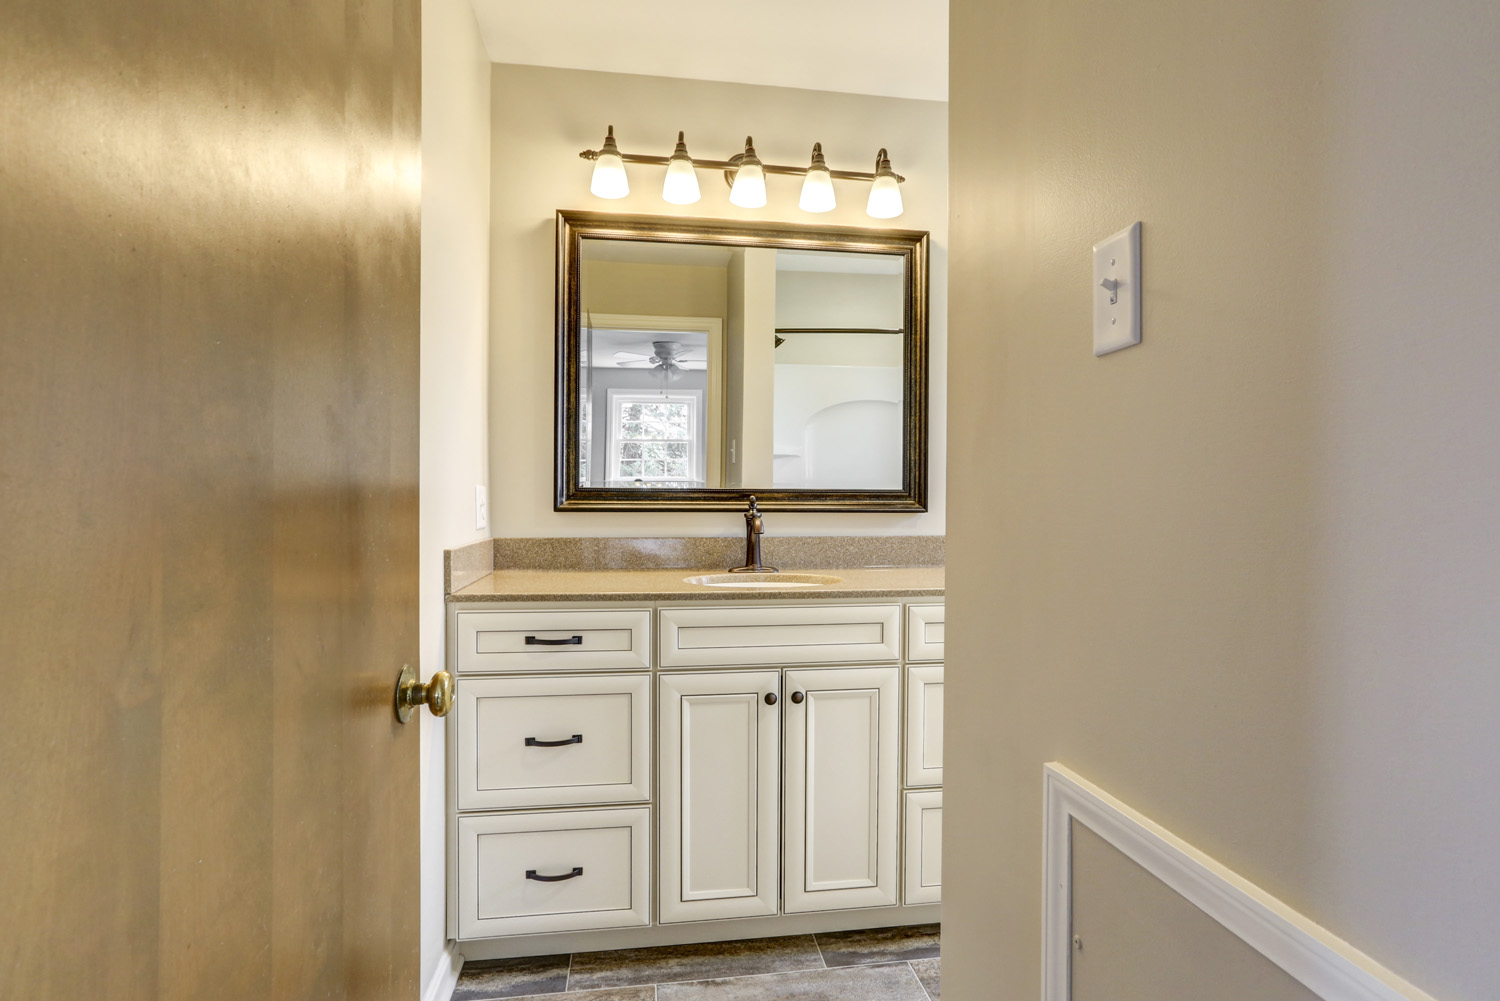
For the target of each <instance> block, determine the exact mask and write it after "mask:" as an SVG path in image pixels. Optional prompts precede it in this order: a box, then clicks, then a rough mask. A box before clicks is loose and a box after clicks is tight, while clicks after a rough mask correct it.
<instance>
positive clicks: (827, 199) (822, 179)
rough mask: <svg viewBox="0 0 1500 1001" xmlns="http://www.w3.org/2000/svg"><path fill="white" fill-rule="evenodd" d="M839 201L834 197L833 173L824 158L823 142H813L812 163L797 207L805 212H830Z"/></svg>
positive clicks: (803, 182)
mask: <svg viewBox="0 0 1500 1001" xmlns="http://www.w3.org/2000/svg"><path fill="white" fill-rule="evenodd" d="M837 204H838V202H837V201H836V200H835V199H834V197H833V175H832V174H830V173H829V172H828V161H827V160H825V159H823V144H822V143H813V151H812V164H811V165H810V166H809V167H808V168H807V173H806V174H805V175H804V176H803V178H802V196H801V197H800V198H798V199H797V207H798V208H800V209H801V210H802V211H804V212H830V211H832V210H833V208H834V206H835V205H837Z"/></svg>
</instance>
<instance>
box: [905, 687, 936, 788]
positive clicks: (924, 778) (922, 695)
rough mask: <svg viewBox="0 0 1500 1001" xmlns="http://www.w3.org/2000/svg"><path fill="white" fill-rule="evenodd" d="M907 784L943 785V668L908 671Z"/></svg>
mask: <svg viewBox="0 0 1500 1001" xmlns="http://www.w3.org/2000/svg"><path fill="white" fill-rule="evenodd" d="M906 784H907V785H909V786H940V785H942V784H943V665H942V664H919V665H913V666H911V667H908V668H907V669H906Z"/></svg>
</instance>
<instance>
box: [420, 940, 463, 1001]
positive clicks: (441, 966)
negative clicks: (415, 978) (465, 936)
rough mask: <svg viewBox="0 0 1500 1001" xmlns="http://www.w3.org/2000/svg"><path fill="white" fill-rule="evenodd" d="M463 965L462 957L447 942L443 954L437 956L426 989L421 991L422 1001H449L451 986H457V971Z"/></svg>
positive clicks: (451, 992)
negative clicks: (435, 967)
mask: <svg viewBox="0 0 1500 1001" xmlns="http://www.w3.org/2000/svg"><path fill="white" fill-rule="evenodd" d="M463 965H464V960H463V957H462V956H460V955H459V954H458V953H457V952H456V951H454V947H453V943H452V942H449V943H448V944H447V945H446V946H445V947H444V948H443V954H442V955H441V956H440V957H438V962H437V969H435V970H433V971H432V976H431V978H429V979H428V981H427V989H426V990H424V991H422V1001H449V998H451V997H453V988H455V987H457V986H458V971H459V970H461V969H463Z"/></svg>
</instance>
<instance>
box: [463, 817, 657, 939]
mask: <svg viewBox="0 0 1500 1001" xmlns="http://www.w3.org/2000/svg"><path fill="white" fill-rule="evenodd" d="M650 848H651V814H650V811H649V810H647V809H645V808H644V807H638V808H636V809H631V810H562V811H553V812H550V813H509V814H476V815H472V816H461V817H459V818H458V879H459V884H460V886H461V887H462V888H463V890H465V891H467V892H461V893H460V895H459V901H460V909H459V915H458V932H459V937H460V938H485V937H490V936H499V935H522V934H526V933H528V932H544V931H572V930H577V929H584V928H626V927H632V926H640V925H648V924H650V923H651V862H650V857H651V856H650Z"/></svg>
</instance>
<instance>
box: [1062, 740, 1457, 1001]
mask: <svg viewBox="0 0 1500 1001" xmlns="http://www.w3.org/2000/svg"><path fill="white" fill-rule="evenodd" d="M1043 786H1044V800H1045V807H1044V808H1045V811H1046V821H1045V834H1044V837H1045V849H1044V852H1045V857H1044V860H1043V868H1044V871H1045V878H1046V886H1045V888H1044V893H1043V902H1044V903H1043V907H1044V914H1043V921H1044V922H1045V924H1044V931H1043V943H1042V953H1043V955H1042V998H1043V1001H1069V999H1070V998H1071V996H1072V984H1071V983H1070V965H1071V956H1072V940H1073V933H1072V925H1073V920H1072V908H1071V901H1072V899H1073V886H1072V882H1073V873H1072V857H1073V843H1072V841H1073V839H1072V823H1071V822H1072V821H1074V820H1076V821H1078V822H1079V823H1080V824H1083V825H1084V826H1086V827H1088V828H1089V829H1090V830H1091V831H1093V832H1094V833H1095V834H1098V835H1099V836H1100V837H1102V838H1104V840H1106V841H1108V842H1109V843H1110V844H1112V845H1114V846H1115V847H1116V848H1118V849H1119V850H1120V851H1121V852H1123V853H1124V854H1125V855H1126V856H1127V857H1129V858H1130V859H1131V860H1133V861H1134V862H1135V863H1137V864H1138V865H1140V866H1141V867H1142V868H1144V869H1145V870H1146V871H1147V872H1149V873H1151V875H1153V876H1155V877H1156V878H1157V879H1159V880H1161V881H1162V882H1163V883H1165V884H1167V886H1169V887H1171V888H1172V889H1173V890H1174V891H1176V892H1177V893H1179V894H1181V895H1182V896H1183V897H1184V898H1186V899H1187V900H1188V901H1190V902H1192V903H1193V904H1194V905H1195V906H1196V907H1197V908H1198V909H1199V910H1201V911H1203V912H1204V913H1205V914H1207V915H1208V916H1209V917H1211V918H1213V919H1214V920H1215V921H1217V922H1218V923H1219V924H1221V925H1223V926H1224V927H1225V928H1226V929H1228V930H1229V931H1230V932H1232V933H1233V934H1235V935H1237V936H1238V937H1239V938H1241V939H1243V940H1244V941H1245V942H1246V943H1247V944H1248V945H1249V946H1250V947H1251V948H1253V949H1255V950H1256V951H1257V952H1259V953H1260V954H1261V955H1262V956H1265V957H1266V958H1267V959H1269V960H1270V961H1271V962H1273V963H1275V964H1276V965H1277V966H1279V967H1281V968H1282V969H1283V970H1285V971H1286V972H1287V973H1288V974H1289V975H1291V976H1292V977H1293V978H1295V979H1296V980H1297V981H1299V982H1300V983H1301V984H1302V985H1303V986H1305V987H1306V988H1307V989H1308V990H1310V991H1312V992H1313V993H1314V994H1316V995H1318V997H1320V998H1323V999H1324V1001H1434V999H1433V998H1432V996H1431V995H1429V994H1427V993H1425V992H1423V991H1421V990H1419V989H1418V988H1416V987H1414V986H1413V985H1411V984H1409V983H1407V982H1406V981H1405V980H1403V979H1402V978H1400V977H1398V976H1397V975H1396V974H1394V973H1392V972H1391V971H1390V970H1388V969H1386V968H1385V967H1383V966H1381V965H1380V964H1379V963H1377V962H1375V961H1374V960H1373V959H1371V958H1370V957H1369V956H1367V955H1365V954H1364V953H1362V952H1360V951H1359V950H1358V949H1356V948H1354V947H1353V946H1352V945H1350V944H1349V943H1348V942H1345V941H1344V940H1343V939H1341V938H1339V937H1338V936H1336V935H1334V934H1332V933H1331V932H1329V931H1328V930H1327V929H1325V928H1322V927H1320V926H1319V925H1317V924H1314V923H1313V922H1312V921H1310V920H1309V919H1308V918H1306V917H1305V916H1303V915H1302V914H1300V913H1298V912H1297V911H1294V910H1292V909H1291V908H1290V907H1288V906H1287V905H1286V904H1284V903H1282V902H1281V901H1280V900H1278V899H1277V898H1275V897H1273V896H1271V895H1270V894H1269V893H1267V892H1265V891H1264V890H1262V889H1261V888H1260V887H1258V886H1256V885H1255V884H1254V883H1251V882H1250V881H1249V880H1246V879H1244V878H1242V877H1240V876H1238V875H1236V874H1235V873H1234V872H1232V871H1231V870H1229V869H1227V868H1226V867H1224V866H1223V865H1221V864H1219V863H1218V862H1216V861H1214V860H1213V859H1212V858H1210V857H1209V856H1207V855H1205V854H1204V853H1203V852H1201V851H1199V850H1198V849H1196V848H1194V847H1193V846H1192V845H1190V844H1188V843H1187V842H1186V841H1183V840H1182V839H1181V838H1179V837H1177V836H1176V835H1174V834H1172V832H1171V831H1168V830H1166V829H1165V828H1163V827H1161V826H1160V825H1158V824H1155V823H1153V822H1152V821H1151V820H1149V819H1147V818H1146V817H1145V816H1143V815H1142V814H1140V813H1138V812H1136V811H1135V810H1132V809H1131V808H1130V807H1128V806H1126V805H1125V804H1124V803H1122V802H1120V801H1119V800H1117V799H1115V798H1114V797H1113V796H1111V795H1109V794H1108V793H1106V792H1105V791H1104V790H1102V789H1100V788H1099V787H1098V786H1096V785H1094V784H1092V783H1090V782H1088V781H1087V780H1085V779H1083V778H1081V777H1080V776H1079V775H1077V774H1076V773H1074V772H1072V771H1070V770H1069V769H1068V768H1066V767H1064V766H1063V765H1060V764H1058V763H1056V762H1051V763H1049V764H1047V765H1045V766H1044V767H1043Z"/></svg>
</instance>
